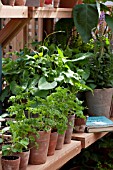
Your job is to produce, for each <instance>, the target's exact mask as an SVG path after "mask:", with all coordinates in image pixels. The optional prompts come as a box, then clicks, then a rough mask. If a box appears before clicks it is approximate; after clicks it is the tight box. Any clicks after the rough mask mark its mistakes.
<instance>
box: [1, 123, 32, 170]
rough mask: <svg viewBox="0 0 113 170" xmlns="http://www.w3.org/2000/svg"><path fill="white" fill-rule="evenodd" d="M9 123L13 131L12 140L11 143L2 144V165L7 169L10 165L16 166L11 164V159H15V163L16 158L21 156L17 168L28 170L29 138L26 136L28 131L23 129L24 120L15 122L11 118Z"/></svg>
mask: <svg viewBox="0 0 113 170" xmlns="http://www.w3.org/2000/svg"><path fill="white" fill-rule="evenodd" d="M7 123H8V124H9V132H10V133H11V140H10V142H11V144H5V145H3V146H2V155H3V156H2V158H1V163H2V167H3V169H4V168H6V169H7V168H8V167H9V166H10V167H11V166H15V165H12V164H10V160H11V159H12V160H13V159H14V164H15V162H16V159H17V158H18V157H19V158H20V159H19V164H18V165H17V166H18V168H17V169H20V170H23V169H25V170H26V168H27V165H28V160H29V149H28V144H29V139H28V138H27V137H26V135H27V133H26V131H24V130H23V129H24V128H25V126H23V122H17V121H16V122H13V121H11V120H10V121H8V122H7ZM26 128H27V127H26ZM15 157H16V159H15ZM4 159H5V161H4ZM8 159H9V161H8ZM6 160H7V161H6ZM7 162H8V163H7ZM12 162H13V161H11V163H12ZM15 169H16V167H15Z"/></svg>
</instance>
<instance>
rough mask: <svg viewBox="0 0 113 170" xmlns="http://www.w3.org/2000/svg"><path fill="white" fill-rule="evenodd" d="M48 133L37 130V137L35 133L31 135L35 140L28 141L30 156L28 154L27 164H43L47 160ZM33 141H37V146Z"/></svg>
mask: <svg viewBox="0 0 113 170" xmlns="http://www.w3.org/2000/svg"><path fill="white" fill-rule="evenodd" d="M50 133H51V131H49V132H45V131H39V135H40V137H39V138H38V137H37V136H36V135H35V134H32V136H33V137H34V139H35V142H32V143H30V145H29V147H30V148H31V149H30V156H29V164H32V165H39V164H44V163H45V162H46V160H47V153H48V147H49V140H50ZM35 143H37V145H38V148H37V147H36V145H35Z"/></svg>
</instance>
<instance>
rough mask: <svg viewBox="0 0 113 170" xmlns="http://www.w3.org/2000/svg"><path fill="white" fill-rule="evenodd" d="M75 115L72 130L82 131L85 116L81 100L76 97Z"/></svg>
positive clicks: (84, 124) (83, 129)
mask: <svg viewBox="0 0 113 170" xmlns="http://www.w3.org/2000/svg"><path fill="white" fill-rule="evenodd" d="M76 103H77V104H76V115H75V122H74V131H75V132H84V131H85V127H86V116H85V115H84V113H83V111H84V109H85V108H84V106H83V102H82V101H80V100H79V99H78V98H77V99H76Z"/></svg>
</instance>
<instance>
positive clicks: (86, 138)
mask: <svg viewBox="0 0 113 170" xmlns="http://www.w3.org/2000/svg"><path fill="white" fill-rule="evenodd" d="M106 134H108V132H98V133H73V134H72V139H73V140H78V141H81V147H82V148H87V147H88V146H90V145H91V144H93V143H94V142H96V141H97V140H98V139H100V138H102V137H103V136H105V135H106Z"/></svg>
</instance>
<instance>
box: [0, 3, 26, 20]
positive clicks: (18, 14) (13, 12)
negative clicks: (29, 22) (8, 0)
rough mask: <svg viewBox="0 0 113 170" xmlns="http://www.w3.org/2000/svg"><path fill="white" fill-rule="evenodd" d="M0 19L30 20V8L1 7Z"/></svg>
mask: <svg viewBox="0 0 113 170" xmlns="http://www.w3.org/2000/svg"><path fill="white" fill-rule="evenodd" d="M0 18H28V7H26V6H9V5H1V6H0Z"/></svg>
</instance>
